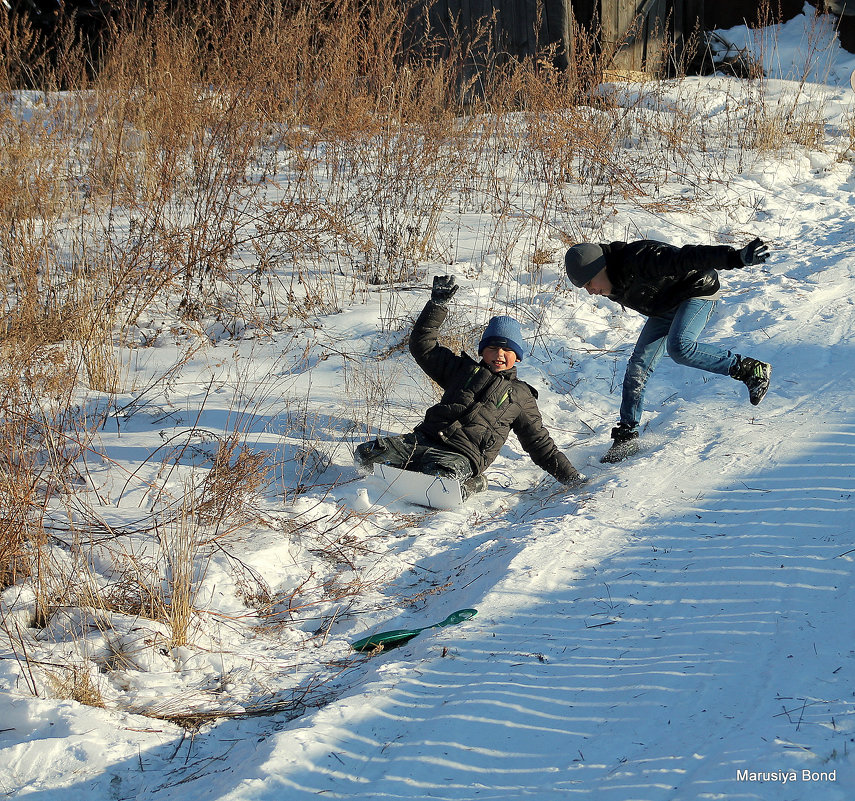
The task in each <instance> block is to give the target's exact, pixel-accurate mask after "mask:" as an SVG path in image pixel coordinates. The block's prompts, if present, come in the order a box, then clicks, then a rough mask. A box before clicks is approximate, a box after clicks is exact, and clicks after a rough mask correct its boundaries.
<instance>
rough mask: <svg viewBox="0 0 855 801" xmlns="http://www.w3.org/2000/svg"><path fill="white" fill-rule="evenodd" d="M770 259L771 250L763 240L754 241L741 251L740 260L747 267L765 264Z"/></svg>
mask: <svg viewBox="0 0 855 801" xmlns="http://www.w3.org/2000/svg"><path fill="white" fill-rule="evenodd" d="M768 258H769V248H768V247H767V246H766V243H765V242H764V241H763V240H762V239H759V238H758V239H753V240H752V241H751V242H749V243H748V244H747V245H746V246H745V247H744V248H742V250H740V251H739V260H740V261H741V262H742V263H743V264H744V265H745V266H746V267H751V266H752V265H754V264H763V263H764V262H765V261H766V259H768Z"/></svg>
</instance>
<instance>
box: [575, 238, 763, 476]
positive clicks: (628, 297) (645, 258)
mask: <svg viewBox="0 0 855 801" xmlns="http://www.w3.org/2000/svg"><path fill="white" fill-rule="evenodd" d="M767 258H769V248H768V247H766V245H765V244H764V243H763V242H762V240H760V239H754V240H752V241H751V242H750V243H749V244H748V245H746V246H745V247H744V248H742V249H741V250H737V249H736V248H732V247H730V246H729V245H686V246H685V247H675V246H673V245H667V244H665V243H663V242H655V241H653V240H646V239H645V240H641V241H638V242H629V243H627V242H612V243H611V244H599V245H596V244H591V243H583V244H580V245H574V246H573V247H571V248H570V249H569V250H568V251H567V253H566V255H565V257H564V267H565V270H566V272H567V277H568V278H569V279H570V281H571V282H572V283H573V284H574V285H575V286H576V287H579V288H580V289H582V288H584V289H585V290H587V292H588V293H589V294H590V295H604V296H605V297H608V298H610V299H611V300H613V301H616V302H617V303H620V304H621V305H622V306H625V307H627V308H630V309H634V310H635V311H637V312H640V313H641V314H643V315H644V316H645V317H647V321H646V322H645V324H644V327H643V328H642V329H641V333H640V334H639V336H638V341H637V342H636V343H635V349H634V350H633V352H632V356H630V358H629V363H628V364H627V367H626V373H625V375H624V379H623V396H622V400H621V407H620V422H619V423H618V425H617V427H615V428H613V429H612V440H613V443H612V446H611V448H609V450H608V451H607V452H606V453H605V455H604V456H603V457H602V459H601V460H600V461H602V462H620V461H622V460H623V459H626V458H627V457H628V456H631V455H632V454H633V453H635V452H636V451H637V450H638V424H639V422H640V420H641V413H642V409H643V406H644V389H645V386H646V384H647V379H648V378H650V376H651V374H652V373H653V371H654V370H655V369H656V365H657V364H659V361H660V359H661V358H662V355H663V353H664V352H665V350H666V349H667V351H668V355H669V356H670V357H671V358H672V359H673V360H674V361H675V362H677V363H678V364H685V365H687V366H689V367H696V368H697V369H699V370H706V371H707V372H710V373H717V374H719V375H729V376H731V378H735V379H736V380H737V381H742V382H743V383H744V384H745V385H746V386H747V387H748V393H749V398H750V400H751V403H752V404H754V405H755V406H756V405H757V404H758V403H760V401H761V400H763V396H764V395H765V394H766V390H767V389H768V388H769V378H770V376H771V374H772V366H771V365H769V364H767V363H766V362H761V361H758V360H757V359H752V358H750V357H746V356H740V355H739V354H738V353H734V352H733V351H730V350H723V349H721V348H718V347H716V346H714V345H707V344H704V343H702V342H698V338H699V337H700V335H701V332H702V331H703V329H704V326H705V325H706V324H707V323H708V322H709V320H710V317H711V316H712V313H713V310H714V309H715V301H716V299H717V298H718V297H720V295H721V291H720V290H721V285H720V284H719V280H718V273H717V272H716V270H735V269H739V268H741V267H747V266H750V265H754V264H762V263H764V262H765V261H766V259H767Z"/></svg>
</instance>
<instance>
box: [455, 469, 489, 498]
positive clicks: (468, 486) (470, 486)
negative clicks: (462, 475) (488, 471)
mask: <svg viewBox="0 0 855 801" xmlns="http://www.w3.org/2000/svg"><path fill="white" fill-rule="evenodd" d="M487 486H488V485H487V479H486V477H485V476H484V475H483V474H480V473H479V474H478V475H477V476H471V477H470V478H467V479H466V480H465V481H461V482H460V489H461V491H462V493H463V500H464V501H465V500H466V499H467V498H471V497H472V496H473V495H474V494H475V493H476V492H483V491H484V490H485V489H487Z"/></svg>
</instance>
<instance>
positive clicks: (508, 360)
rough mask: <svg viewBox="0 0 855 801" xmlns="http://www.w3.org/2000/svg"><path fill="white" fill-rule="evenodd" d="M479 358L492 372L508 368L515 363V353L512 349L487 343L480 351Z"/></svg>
mask: <svg viewBox="0 0 855 801" xmlns="http://www.w3.org/2000/svg"><path fill="white" fill-rule="evenodd" d="M481 358H482V359H483V360H484V364H486V365H487V367H489V368H490V369H491V370H492V371H493V372H494V373H500V372H502V371H503V370H510V369H511V367H513V366H514V365H515V364H516V363H517V354H516V353H514V351H512V350H506V349H505V348H500V347H496V346H495V345H489V346H488V347H486V348H484V350H482V351H481Z"/></svg>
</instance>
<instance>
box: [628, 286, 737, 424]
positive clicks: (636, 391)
mask: <svg viewBox="0 0 855 801" xmlns="http://www.w3.org/2000/svg"><path fill="white" fill-rule="evenodd" d="M714 309H715V301H714V300H706V299H704V298H690V299H689V300H684V301H683V302H682V303H681V304H680V305H679V306H677V308H676V309H674V310H673V311H670V312H668V313H667V314H663V315H662V316H661V317H648V318H647V322H646V323H645V324H644V327H643V328H642V329H641V333H640V334H639V335H638V341H637V342H636V343H635V349H634V350H633V352H632V356H630V357H629V364H628V365H627V366H626V374H625V375H624V378H623V399H622V401H621V405H620V422H621V424H622V425H625V426H628V427H629V428H631V429H635V428H637V427H638V424H639V422H640V421H641V412H642V409H643V407H644V389H645V387H646V386H647V379H648V378H650V376H651V374H652V373H653V371H654V370H655V369H656V365H657V364H659V361H660V360H661V359H662V355H663V354H664V352H665V350H666V348H667V350H668V355H669V356H670V357H671V358H672V359H673V360H674V361H675V362H677V364H685V365H687V366H688V367H697V368H698V370H706V371H707V372H708V373H716V374H718V375H728V374H729V373H730V368H731V367H733V365H735V364H736V361H737V359H736V354H735V353H733V351H729V350H722V349H721V348H717V347H715V346H713V345H704V344H703V343H699V342H698V337H699V336H700V335H701V331H703V330H704V326H706V324H707V323H708V322H709V320H710V317H712V313H713V310H714Z"/></svg>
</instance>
